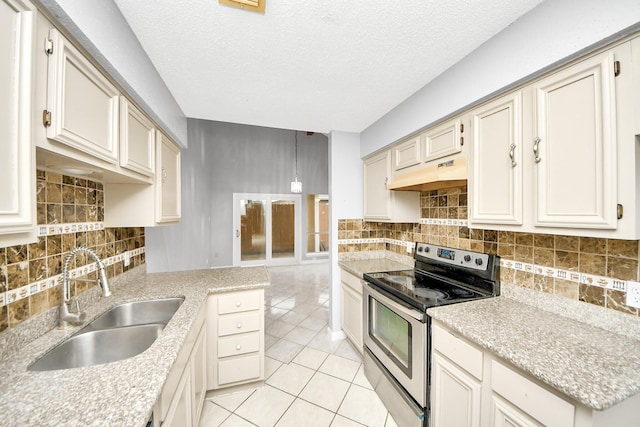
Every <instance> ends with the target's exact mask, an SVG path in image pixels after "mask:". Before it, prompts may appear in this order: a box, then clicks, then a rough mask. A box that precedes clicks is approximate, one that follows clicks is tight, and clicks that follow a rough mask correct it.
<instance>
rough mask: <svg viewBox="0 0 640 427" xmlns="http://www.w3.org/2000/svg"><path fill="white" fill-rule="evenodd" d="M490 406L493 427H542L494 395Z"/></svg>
mask: <svg viewBox="0 0 640 427" xmlns="http://www.w3.org/2000/svg"><path fill="white" fill-rule="evenodd" d="M491 406H492V408H491V410H492V414H491V417H492V419H493V422H492V423H491V425H492V426H493V427H542V424H540V423H539V422H537V421H536V420H534V419H532V418H531V417H529V416H527V415H526V414H524V413H523V412H522V411H520V410H518V408H516V407H515V406H513V405H512V404H510V403H509V402H508V401H506V400H504V399H501V398H500V397H499V396H497V395H495V394H493V395H492V396H491Z"/></svg>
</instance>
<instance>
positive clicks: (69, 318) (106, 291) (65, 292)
mask: <svg viewBox="0 0 640 427" xmlns="http://www.w3.org/2000/svg"><path fill="white" fill-rule="evenodd" d="M80 252H84V253H86V254H88V255H89V256H91V257H92V258H93V259H94V260H95V262H96V264H97V265H98V277H99V279H98V283H99V284H100V287H101V288H102V296H103V297H108V296H110V295H111V289H110V288H109V281H108V280H107V274H106V272H105V269H104V263H103V262H102V260H101V259H100V257H98V255H97V254H96V253H95V252H94V251H92V250H91V249H89V248H86V247H84V246H78V247H77V248H74V249H72V250H71V251H70V252H69V254H68V255H67V257H66V258H65V260H64V265H63V266H62V301H61V302H60V320H59V327H60V328H66V327H67V326H69V325H79V324H81V323H82V322H83V321H84V318H85V313H82V312H81V311H80V306H79V305H78V300H76V307H77V310H76V313H72V312H71V311H70V310H69V305H70V304H71V289H70V285H69V281H70V279H69V264H70V263H71V260H72V259H73V257H74V256H75V255H76V254H78V253H80Z"/></svg>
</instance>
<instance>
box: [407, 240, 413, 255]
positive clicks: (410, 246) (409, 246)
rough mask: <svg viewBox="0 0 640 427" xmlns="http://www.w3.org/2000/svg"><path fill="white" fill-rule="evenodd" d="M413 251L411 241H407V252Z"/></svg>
mask: <svg viewBox="0 0 640 427" xmlns="http://www.w3.org/2000/svg"><path fill="white" fill-rule="evenodd" d="M411 252H413V243H412V242H407V253H409V254H410V253H411Z"/></svg>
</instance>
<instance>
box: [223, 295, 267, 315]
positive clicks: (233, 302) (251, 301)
mask: <svg viewBox="0 0 640 427" xmlns="http://www.w3.org/2000/svg"><path fill="white" fill-rule="evenodd" d="M261 292H262V291H261V290H256V291H246V292H233V293H230V294H224V295H218V314H227V313H239V312H242V311H250V310H258V309H260V293H261Z"/></svg>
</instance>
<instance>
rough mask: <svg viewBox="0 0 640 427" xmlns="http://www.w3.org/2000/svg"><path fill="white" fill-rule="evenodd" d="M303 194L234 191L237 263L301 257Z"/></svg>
mask: <svg viewBox="0 0 640 427" xmlns="http://www.w3.org/2000/svg"><path fill="white" fill-rule="evenodd" d="M300 204H301V198H300V196H299V195H291V194H256V193H234V194H233V233H234V235H233V265H262V264H265V265H275V264H291V263H296V262H298V261H299V259H300V250H299V247H300V230H301V226H300V224H301V214H300Z"/></svg>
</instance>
